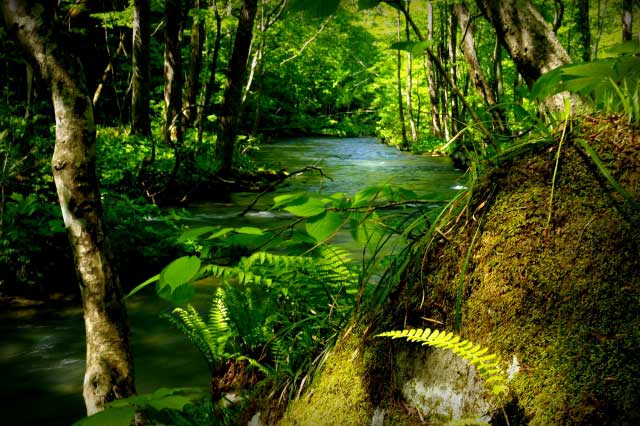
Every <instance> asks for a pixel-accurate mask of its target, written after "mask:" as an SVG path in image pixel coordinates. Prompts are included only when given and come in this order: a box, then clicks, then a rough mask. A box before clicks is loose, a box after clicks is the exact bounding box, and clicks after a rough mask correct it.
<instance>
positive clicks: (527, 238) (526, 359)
mask: <svg viewBox="0 0 640 426" xmlns="http://www.w3.org/2000/svg"><path fill="white" fill-rule="evenodd" d="M581 131H582V137H585V138H588V142H589V143H590V144H591V145H592V146H593V147H594V149H596V151H597V152H598V155H599V156H600V157H601V159H603V161H605V163H606V165H607V167H608V168H609V169H610V170H611V171H612V172H613V175H614V177H615V178H616V179H617V180H618V181H619V182H620V183H621V184H622V186H623V187H625V189H626V190H627V191H629V192H630V193H631V194H633V196H634V197H635V198H636V200H638V199H639V194H640V183H639V182H640V134H639V133H638V132H635V133H634V131H633V130H631V129H628V128H626V127H624V126H623V125H622V123H621V122H620V121H617V120H609V119H606V120H605V119H598V118H593V117H586V118H585V119H584V121H583V124H582V130H581ZM554 155H555V152H552V151H549V152H543V153H538V154H531V155H529V156H528V157H527V158H523V159H520V160H517V161H515V162H513V164H510V165H507V166H506V167H503V168H502V169H501V170H500V171H498V172H496V173H494V174H492V175H491V176H489V177H487V178H486V181H484V182H482V183H481V184H480V185H478V186H477V187H476V188H475V191H474V200H473V201H472V203H471V205H470V207H469V211H474V210H475V209H476V208H477V206H479V205H481V204H482V203H483V202H485V201H487V204H486V206H487V207H485V208H487V209H488V211H487V213H486V217H485V220H484V224H483V228H482V230H481V233H480V235H479V237H478V239H477V240H476V242H475V246H474V247H473V253H472V257H471V261H470V265H469V267H468V269H467V273H466V275H465V277H464V293H463V294H464V300H465V302H464V304H463V329H462V333H463V334H464V335H465V336H467V337H469V338H471V339H472V340H475V341H478V342H479V343H483V344H485V345H488V346H489V347H490V348H491V349H492V350H493V351H496V352H499V353H501V355H502V357H503V359H511V357H512V355H514V354H515V355H517V357H518V359H519V361H520V363H521V365H522V366H523V371H522V372H521V373H520V374H519V375H518V376H517V379H516V380H515V382H514V383H513V389H514V391H515V394H516V396H517V398H518V400H519V402H520V404H521V405H522V407H523V408H524V411H525V414H526V415H527V417H528V418H529V419H530V424H531V425H552V424H554V425H555V424H567V425H591V424H610V425H635V424H639V423H640V409H639V408H638V407H637V401H640V260H639V256H638V254H639V252H640V250H639V242H640V238H639V237H640V232H639V230H640V227H639V226H638V225H639V224H640V222H639V221H638V216H637V211H634V210H633V209H632V208H630V207H629V206H628V205H623V204H622V198H621V197H619V195H618V194H617V193H615V192H614V191H613V190H612V189H611V188H610V187H609V186H608V185H607V184H606V182H604V181H603V179H602V178H601V177H600V176H599V173H598V171H597V170H596V169H595V168H594V167H593V165H592V163H591V162H590V160H589V159H588V158H587V157H586V156H585V155H583V154H582V153H581V152H580V151H579V149H578V148H576V147H574V146H572V144H570V143H569V144H567V145H566V148H563V152H562V154H561V166H560V170H559V176H558V181H557V186H556V192H555V196H554V203H553V210H552V216H551V223H550V224H547V218H548V213H549V208H550V207H549V196H550V191H551V175H552V173H553V166H554ZM494 185H495V187H496V190H495V191H494V192H493V195H492V196H490V195H489V194H490V191H489V190H487V188H492V187H493V186H494ZM478 215H479V213H476V219H477V217H478ZM469 216H470V215H469ZM477 226H478V222H477V220H476V221H474V220H472V219H471V220H468V221H467V222H466V223H464V221H460V222H458V224H457V225H455V228H454V229H453V230H452V232H450V233H449V234H447V235H448V240H449V241H448V243H446V244H444V242H443V243H442V244H440V245H439V246H437V247H436V248H435V249H433V250H432V251H431V252H430V253H429V258H430V259H432V261H431V262H430V263H428V264H427V266H426V267H425V268H424V269H423V270H422V271H420V272H422V273H423V274H422V276H425V277H426V279H424V280H422V282H421V283H420V284H421V285H419V286H417V287H416V288H415V290H414V291H413V292H412V293H405V294H404V295H403V296H402V297H403V298H404V301H403V303H400V304H399V305H402V306H408V308H406V309H407V310H408V312H406V311H405V312H403V313H402V315H403V316H404V315H405V314H407V317H408V318H410V319H411V320H412V322H410V325H412V326H416V327H420V326H428V325H429V324H427V323H424V321H423V320H421V319H420V318H421V317H425V318H434V319H438V320H441V321H443V322H445V324H446V326H447V327H452V326H453V317H454V315H453V311H454V309H455V308H454V306H455V296H456V291H457V288H458V283H459V282H460V271H461V269H462V262H463V260H464V257H465V255H466V252H467V250H468V247H469V244H470V240H471V235H472V234H473V233H474V232H475V229H476V228H477ZM425 290H426V294H430V295H431V297H430V300H428V301H427V302H424V301H423V292H424V291H425ZM398 316H399V315H398Z"/></svg>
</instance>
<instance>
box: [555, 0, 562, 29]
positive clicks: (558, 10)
mask: <svg viewBox="0 0 640 426" xmlns="http://www.w3.org/2000/svg"><path fill="white" fill-rule="evenodd" d="M553 6H554V7H553V33H554V34H558V30H559V29H560V27H561V26H562V18H564V3H563V2H562V0H555V1H554V2H553Z"/></svg>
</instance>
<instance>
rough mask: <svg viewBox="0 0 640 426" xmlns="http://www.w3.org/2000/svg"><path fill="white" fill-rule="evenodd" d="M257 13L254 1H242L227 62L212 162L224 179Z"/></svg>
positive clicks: (255, 0) (234, 135)
mask: <svg viewBox="0 0 640 426" xmlns="http://www.w3.org/2000/svg"><path fill="white" fill-rule="evenodd" d="M257 9H258V0H244V2H243V4H242V9H241V10H240V17H239V18H238V27H237V29H236V38H235V42H234V44H233V53H232V54H231V59H230V61H229V69H228V72H227V85H226V87H225V90H224V102H223V104H222V110H221V112H220V128H219V130H218V140H217V141H216V159H217V160H218V161H220V163H221V165H220V174H221V175H228V174H229V172H230V171H231V166H232V161H233V147H234V144H235V139H236V134H237V128H238V122H239V115H240V112H241V111H240V110H241V107H242V83H243V80H244V74H245V72H246V70H247V59H248V58H249V49H250V47H251V39H252V37H253V21H254V20H255V17H256V12H257Z"/></svg>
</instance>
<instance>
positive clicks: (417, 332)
mask: <svg viewBox="0 0 640 426" xmlns="http://www.w3.org/2000/svg"><path fill="white" fill-rule="evenodd" d="M377 337H391V338H393V339H402V338H404V339H407V340H408V341H410V342H417V343H421V344H422V345H427V346H433V347H436V348H440V349H451V350H452V351H453V353H454V354H456V355H458V356H459V357H461V358H463V359H466V360H467V361H468V362H469V363H470V364H471V365H473V366H475V368H476V370H477V371H478V374H479V375H480V377H482V378H483V379H484V381H485V383H486V385H487V387H488V389H489V390H490V391H491V393H492V394H494V395H495V396H501V395H505V394H507V393H508V392H509V388H508V386H507V376H506V374H505V372H504V370H503V369H502V368H501V367H500V360H499V359H498V356H497V355H496V354H493V353H487V352H489V349H487V348H483V347H482V346H480V345H477V344H474V343H473V342H470V341H468V340H462V339H461V338H460V336H458V335H456V334H454V333H452V332H446V331H440V330H431V329H428V328H426V329H424V330H423V329H421V328H417V329H411V330H394V331H387V332H385V333H381V334H378V335H377Z"/></svg>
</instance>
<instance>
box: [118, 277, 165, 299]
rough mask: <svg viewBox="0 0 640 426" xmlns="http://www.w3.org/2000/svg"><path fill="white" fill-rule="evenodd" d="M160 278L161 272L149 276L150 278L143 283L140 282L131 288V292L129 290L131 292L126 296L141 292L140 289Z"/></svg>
mask: <svg viewBox="0 0 640 426" xmlns="http://www.w3.org/2000/svg"><path fill="white" fill-rule="evenodd" d="M159 279H160V274H156V275H154V276H152V277H151V278H149V279H148V280H146V281H145V282H143V283H142V284H139V285H138V286H136V288H134V289H133V290H131V292H129V294H127V295H126V296H125V299H127V298H129V297H131V296H133V295H134V294H136V293H137V292H139V291H140V290H142V289H143V288H145V287H146V286H148V285H149V284H151V283H154V282H156V281H158V280H159Z"/></svg>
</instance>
